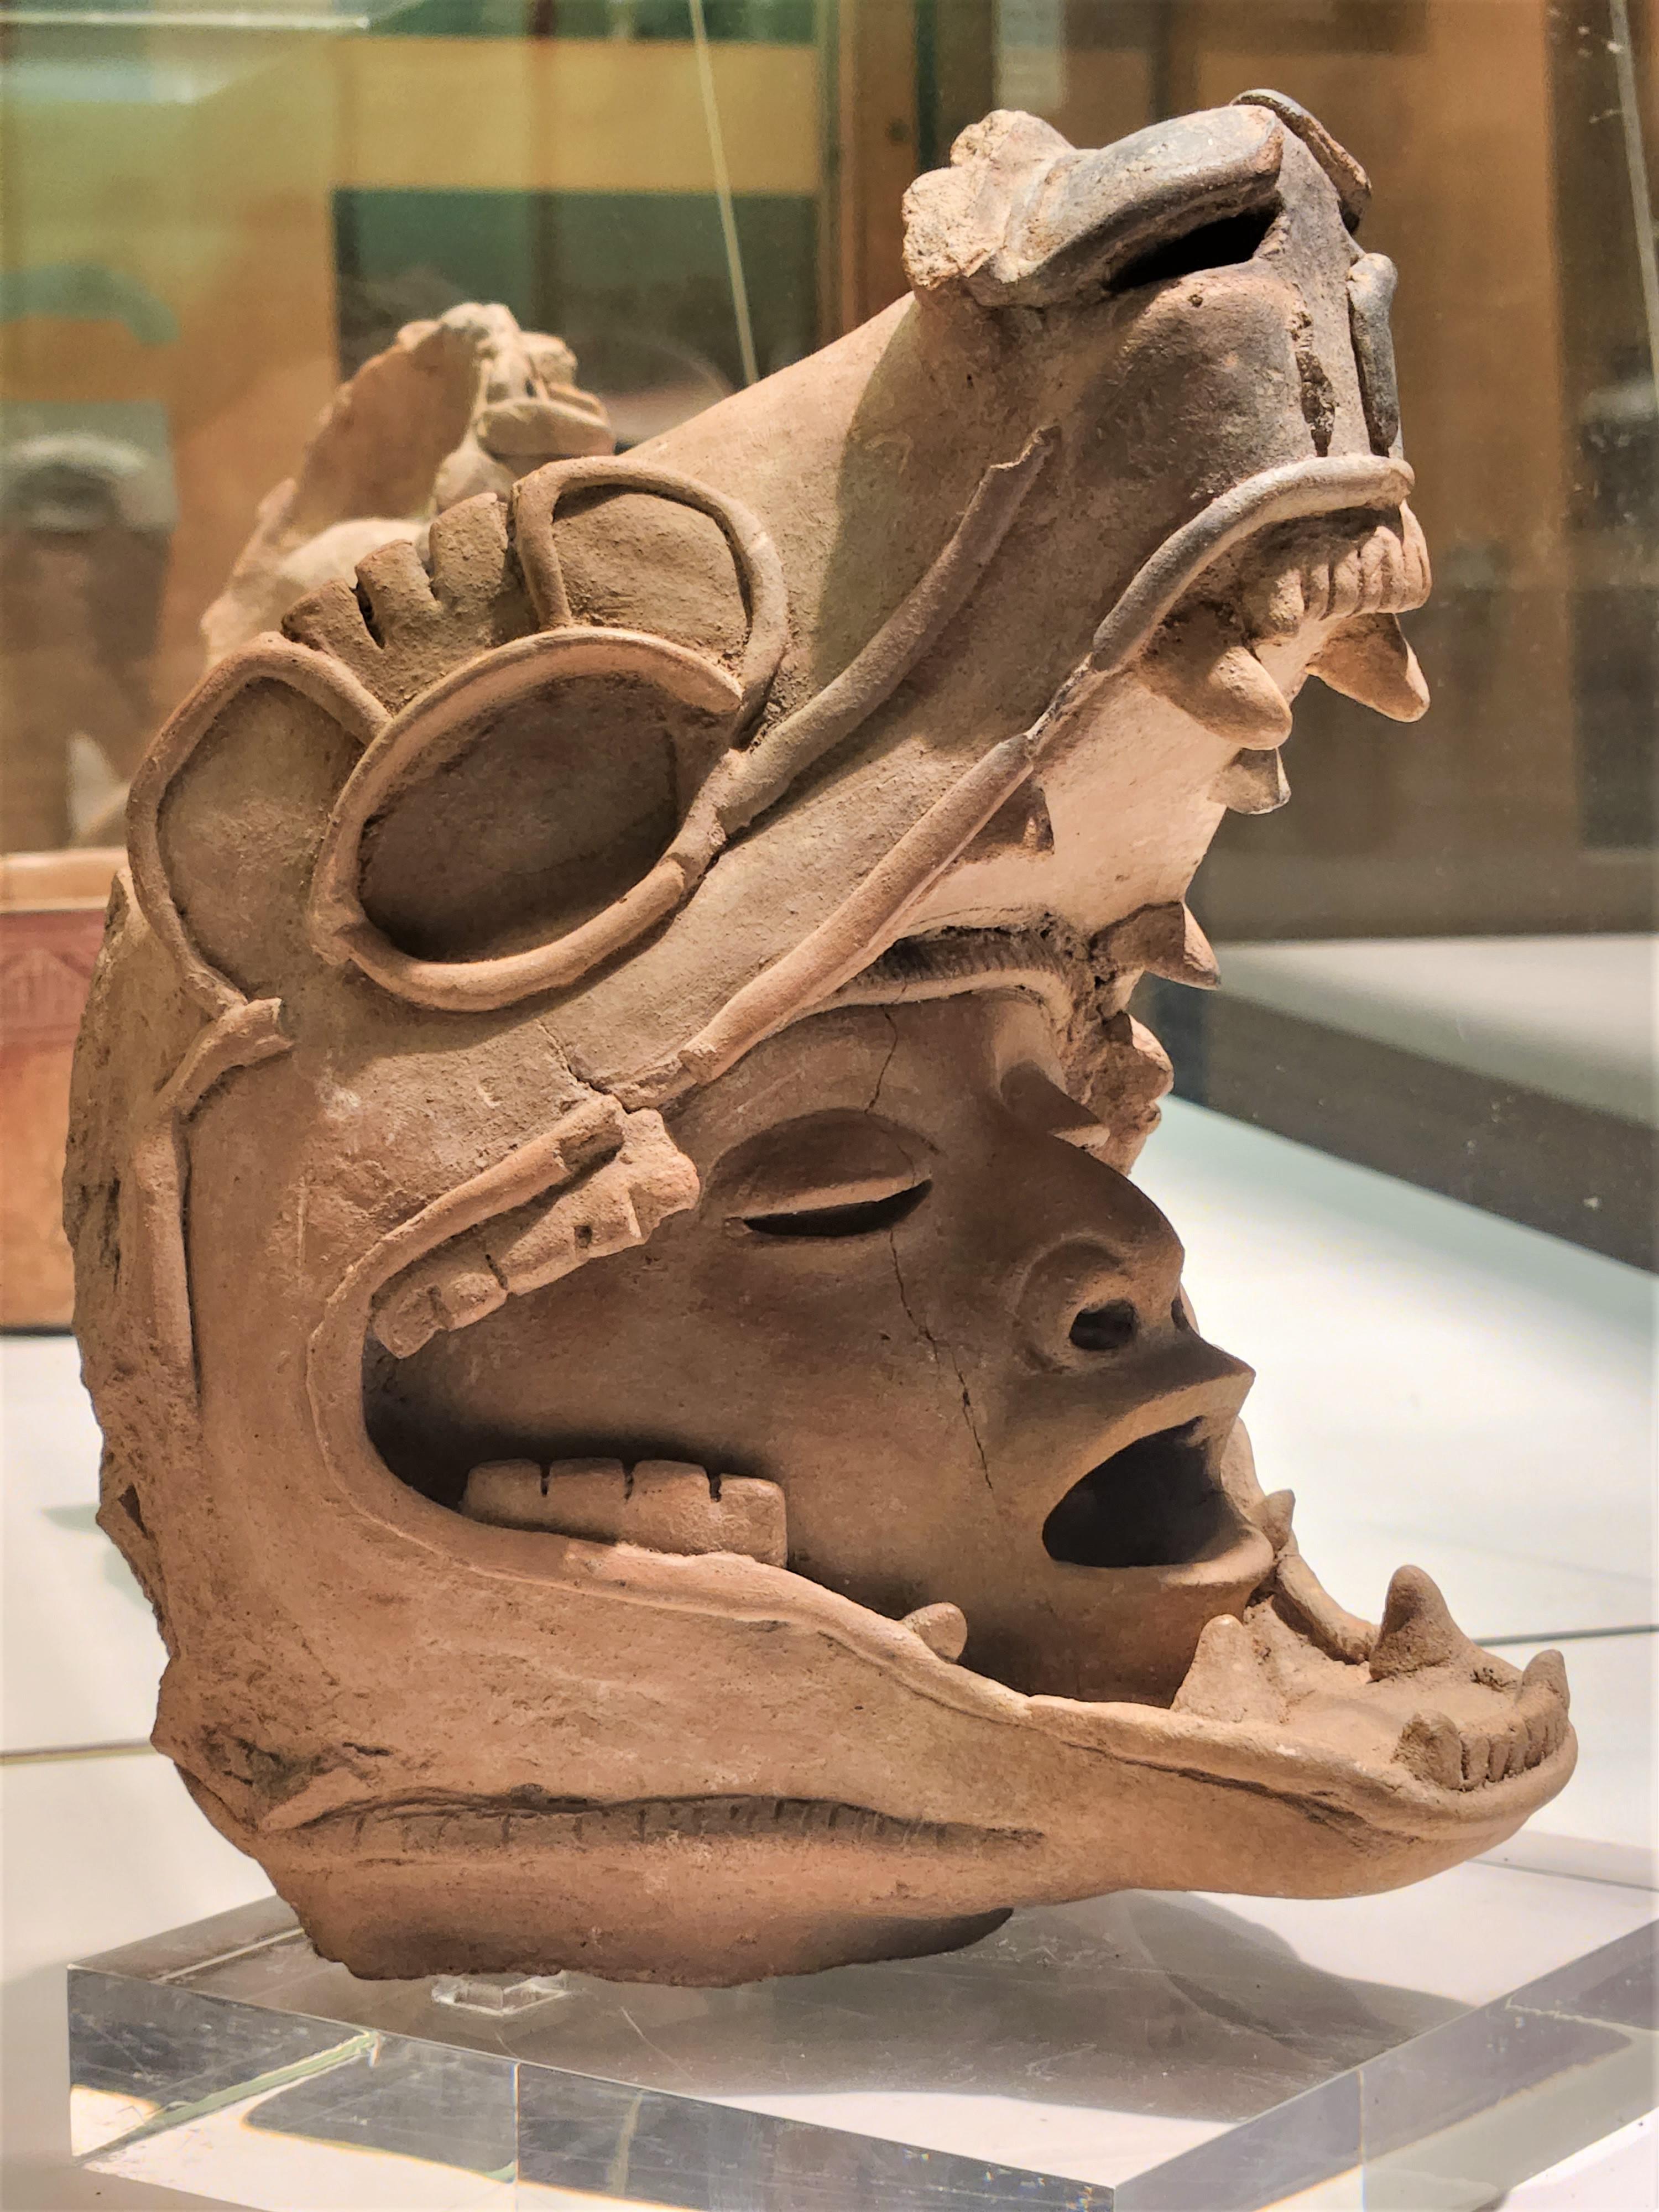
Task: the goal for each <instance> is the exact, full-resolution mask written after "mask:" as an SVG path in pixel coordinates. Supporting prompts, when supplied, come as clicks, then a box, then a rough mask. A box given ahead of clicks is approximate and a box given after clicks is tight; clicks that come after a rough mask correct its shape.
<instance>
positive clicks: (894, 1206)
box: [742, 1182, 933, 1237]
mask: <svg viewBox="0 0 1659 2212" xmlns="http://www.w3.org/2000/svg"><path fill="white" fill-rule="evenodd" d="M932 1188H933V1184H932V1182H916V1183H911V1184H910V1185H908V1188H905V1189H903V1190H893V1191H889V1192H887V1193H886V1194H885V1195H884V1196H883V1197H881V1198H866V1199H857V1200H853V1201H852V1202H851V1203H842V1204H836V1205H833V1206H801V1207H798V1208H796V1209H795V1210H793V1212H788V1213H749V1214H744V1216H743V1217H742V1219H743V1225H744V1228H745V1229H750V1230H752V1231H754V1232H755V1234H756V1235H757V1237H873V1236H876V1235H877V1234H878V1233H879V1232H880V1231H883V1230H885V1229H896V1227H897V1226H898V1225H899V1223H900V1222H901V1221H902V1220H904V1219H905V1218H906V1217H907V1216H908V1215H909V1214H912V1213H914V1212H915V1210H916V1208H917V1207H918V1206H920V1205H921V1201H922V1200H923V1199H924V1198H926V1197H927V1194H928V1192H929V1191H930V1190H931V1189H932Z"/></svg>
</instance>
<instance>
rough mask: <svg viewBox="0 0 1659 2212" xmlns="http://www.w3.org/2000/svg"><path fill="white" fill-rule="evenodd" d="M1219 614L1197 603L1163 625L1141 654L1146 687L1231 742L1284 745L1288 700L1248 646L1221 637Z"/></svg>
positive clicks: (1287, 730)
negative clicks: (1176, 621)
mask: <svg viewBox="0 0 1659 2212" xmlns="http://www.w3.org/2000/svg"><path fill="white" fill-rule="evenodd" d="M1226 635H1227V633H1226V630H1225V627H1224V626H1223V624H1222V623H1221V620H1220V618H1219V617H1218V616H1217V615H1216V614H1215V613H1214V611H1212V610H1211V609H1208V608H1200V609H1197V610H1195V611H1194V613H1193V614H1192V615H1191V616H1190V617H1185V618H1182V620H1181V621H1180V623H1179V624H1178V626H1176V627H1175V628H1169V627H1166V628H1165V629H1164V630H1162V631H1161V632H1160V633H1159V634H1158V636H1157V637H1156V638H1155V639H1154V640H1153V642H1152V647H1151V648H1150V649H1149V650H1148V652H1147V653H1146V656H1145V658H1144V659H1142V661H1141V663H1140V667H1139V675H1140V678H1141V680H1142V682H1143V683H1144V684H1146V687H1147V689H1148V690H1152V691H1155V692H1157V693H1158V696H1159V697H1160V698H1164V699H1167V700H1169V701H1170V704H1171V705H1172V706H1176V707H1179V708H1181V709H1182V713H1183V714H1190V715H1191V716H1192V718H1193V720H1194V721H1195V722H1201V723H1202V724H1203V726H1204V727H1205V728H1206V730H1209V731H1211V732H1212V733H1213V734H1214V735H1215V736H1217V737H1218V738H1231V741H1232V743H1233V744H1236V745H1249V746H1253V747H1257V748H1259V747H1262V746H1266V745H1277V744H1283V742H1284V740H1285V738H1287V737H1289V735H1290V734H1291V708H1290V702H1289V701H1288V700H1287V699H1286V698H1285V694H1284V693H1283V692H1282V691H1281V690H1279V686H1278V684H1275V683H1274V681H1273V678H1272V677H1271V676H1269V675H1268V673H1267V670H1266V669H1265V668H1264V667H1263V666H1262V665H1261V662H1260V661H1259V660H1258V659H1256V657H1255V654H1254V653H1252V652H1251V651H1250V649H1249V647H1248V646H1243V645H1229V644H1226V643H1225V638H1226Z"/></svg>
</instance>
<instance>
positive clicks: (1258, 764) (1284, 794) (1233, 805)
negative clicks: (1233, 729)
mask: <svg viewBox="0 0 1659 2212" xmlns="http://www.w3.org/2000/svg"><path fill="white" fill-rule="evenodd" d="M1290 795H1291V781H1290V778H1289V777H1288V776H1287V775H1285V763H1284V762H1283V761H1282V760H1281V759H1280V758H1279V755H1278V753H1277V752H1276V751H1273V752H1241V753H1235V754H1234V755H1233V757H1232V758H1231V760H1230V761H1229V762H1228V763H1227V765H1226V767H1225V768H1224V769H1222V771H1221V773H1220V775H1218V776H1217V778H1216V780H1215V781H1214V782H1213V783H1212V785H1211V786H1210V796H1211V798H1212V799H1215V800H1216V801H1217V802H1218V805H1222V806H1225V807H1226V808H1227V809H1228V810H1229V811H1231V813H1234V814H1274V813H1277V811H1279V808H1280V807H1281V806H1283V805H1285V801H1286V800H1287V799H1289V798H1290Z"/></svg>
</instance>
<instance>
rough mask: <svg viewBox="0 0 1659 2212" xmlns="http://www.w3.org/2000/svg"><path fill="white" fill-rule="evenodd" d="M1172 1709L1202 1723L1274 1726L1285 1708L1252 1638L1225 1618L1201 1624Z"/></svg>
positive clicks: (1239, 1623)
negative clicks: (1185, 1674) (1264, 1668)
mask: <svg viewBox="0 0 1659 2212" xmlns="http://www.w3.org/2000/svg"><path fill="white" fill-rule="evenodd" d="M1173 1710H1174V1711H1176V1712H1178V1713H1191V1714H1192V1715H1193V1716H1194V1718H1196V1719H1199V1720H1207V1721H1255V1720H1263V1721H1278V1720H1282V1719H1283V1717H1284V1710H1285V1709H1284V1706H1283V1704H1282V1703H1281V1701H1280V1699H1279V1697H1278V1695H1277V1694H1276V1692H1274V1690H1273V1686H1272V1685H1271V1684H1270V1683H1269V1681H1268V1680H1267V1675H1266V1674H1264V1673H1263V1671H1262V1666H1261V1658H1260V1656H1259V1655H1258V1653H1257V1651H1256V1648H1255V1638H1254V1637H1253V1636H1252V1635H1251V1634H1250V1632H1249V1629H1248V1628H1246V1627H1245V1626H1244V1624H1243V1621H1242V1620H1236V1619H1235V1618H1234V1617H1233V1615H1232V1614H1231V1613H1222V1614H1220V1615H1219V1616H1218V1618H1217V1619H1216V1620H1212V1621H1207V1622H1206V1624H1205V1627H1204V1632H1203V1634H1202V1635H1201V1636H1200V1638H1199V1639H1198V1649H1197V1650H1196V1651H1194V1654H1193V1663H1192V1665H1191V1666H1190V1667H1189V1668H1188V1669H1187V1679H1186V1680H1185V1681H1184V1682H1183V1683H1182V1686H1181V1687H1180V1688H1179V1689H1178V1690H1177V1691H1176V1694H1175V1701H1174V1707H1173Z"/></svg>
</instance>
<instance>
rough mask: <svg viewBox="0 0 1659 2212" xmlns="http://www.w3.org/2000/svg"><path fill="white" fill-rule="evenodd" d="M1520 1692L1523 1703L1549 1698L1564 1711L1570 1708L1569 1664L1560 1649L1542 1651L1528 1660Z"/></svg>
mask: <svg viewBox="0 0 1659 2212" xmlns="http://www.w3.org/2000/svg"><path fill="white" fill-rule="evenodd" d="M1519 1694H1520V1696H1521V1699H1522V1702H1523V1703H1526V1702H1530V1700H1531V1699H1534V1698H1537V1699H1543V1698H1549V1699H1553V1701H1554V1702H1555V1703H1556V1704H1557V1705H1559V1706H1560V1708H1561V1710H1562V1711H1563V1712H1564V1713H1565V1712H1566V1711H1569V1710H1570V1708H1571V1702H1572V1700H1571V1692H1570V1691H1569V1690H1568V1688H1567V1666H1566V1662H1565V1659H1563V1658H1562V1656H1561V1654H1560V1653H1559V1651H1540V1652H1537V1653H1535V1654H1534V1656H1533V1657H1532V1658H1530V1659H1528V1662H1527V1664H1526V1668H1525V1670H1524V1671H1523V1673H1522V1676H1521V1689H1520V1693H1519Z"/></svg>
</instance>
